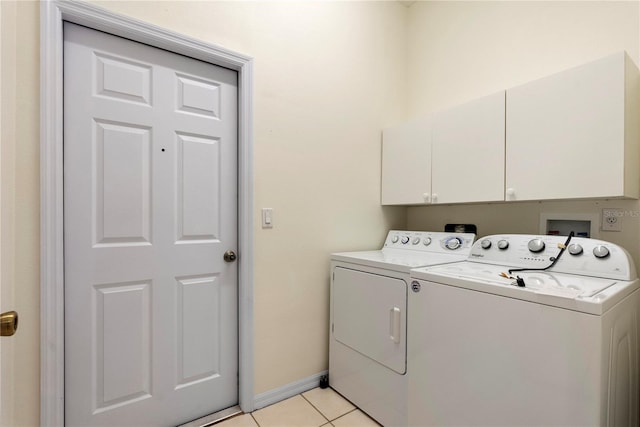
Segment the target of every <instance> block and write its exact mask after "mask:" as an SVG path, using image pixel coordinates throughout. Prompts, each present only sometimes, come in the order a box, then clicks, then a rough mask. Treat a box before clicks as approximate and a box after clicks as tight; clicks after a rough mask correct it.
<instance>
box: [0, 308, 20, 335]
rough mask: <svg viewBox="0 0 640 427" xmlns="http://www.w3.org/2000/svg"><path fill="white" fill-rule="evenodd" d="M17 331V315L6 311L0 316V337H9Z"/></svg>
mask: <svg viewBox="0 0 640 427" xmlns="http://www.w3.org/2000/svg"><path fill="white" fill-rule="evenodd" d="M16 330H18V313H16V312H15V311H7V312H5V313H2V314H0V336H3V337H10V336H11V335H13V334H15V333H16Z"/></svg>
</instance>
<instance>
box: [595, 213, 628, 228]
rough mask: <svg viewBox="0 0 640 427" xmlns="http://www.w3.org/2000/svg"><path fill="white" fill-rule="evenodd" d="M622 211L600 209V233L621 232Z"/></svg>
mask: <svg viewBox="0 0 640 427" xmlns="http://www.w3.org/2000/svg"><path fill="white" fill-rule="evenodd" d="M622 216H623V213H622V209H616V208H604V209H602V225H601V227H600V228H601V229H602V231H622Z"/></svg>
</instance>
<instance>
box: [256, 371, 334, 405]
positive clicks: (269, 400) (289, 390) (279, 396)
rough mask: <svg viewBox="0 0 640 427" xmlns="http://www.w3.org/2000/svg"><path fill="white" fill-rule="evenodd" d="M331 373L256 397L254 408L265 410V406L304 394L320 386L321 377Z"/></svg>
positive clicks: (311, 377)
mask: <svg viewBox="0 0 640 427" xmlns="http://www.w3.org/2000/svg"><path fill="white" fill-rule="evenodd" d="M328 373H329V371H322V372H319V373H317V374H315V375H312V376H310V377H307V378H303V379H301V380H299V381H295V382H292V383H289V384H286V385H283V386H282V387H278V388H274V389H273V390H269V391H265V392H264V393H260V394H258V395H256V396H255V397H254V399H253V407H254V408H255V409H260V408H264V407H265V406H269V405H272V404H274V403H277V402H280V401H281V400H285V399H288V398H290V397H293V396H295V395H296V394H300V393H304V392H305V391H308V390H311V389H312V388H316V387H318V385H320V377H322V376H323V375H328Z"/></svg>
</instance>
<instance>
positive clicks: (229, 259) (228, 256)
mask: <svg viewBox="0 0 640 427" xmlns="http://www.w3.org/2000/svg"><path fill="white" fill-rule="evenodd" d="M236 258H238V257H237V256H236V253H235V252H233V251H231V250H229V251H227V252H225V253H224V260H225V261H226V262H233V261H235V260H236Z"/></svg>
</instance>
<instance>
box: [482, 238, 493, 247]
mask: <svg viewBox="0 0 640 427" xmlns="http://www.w3.org/2000/svg"><path fill="white" fill-rule="evenodd" d="M480 246H481V247H482V249H489V248H490V247H491V240H489V239H482V241H481V242H480Z"/></svg>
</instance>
